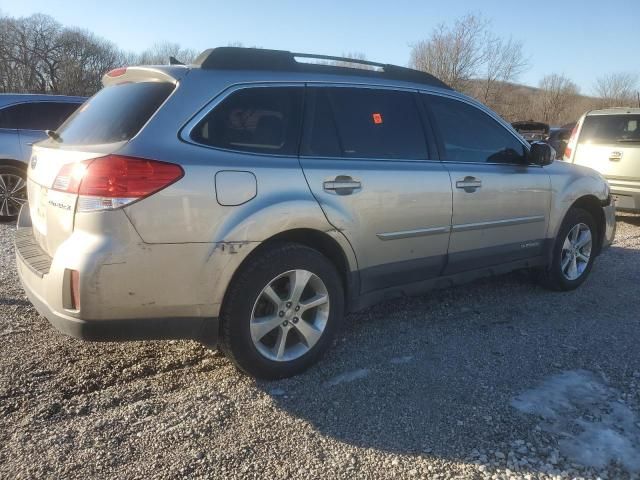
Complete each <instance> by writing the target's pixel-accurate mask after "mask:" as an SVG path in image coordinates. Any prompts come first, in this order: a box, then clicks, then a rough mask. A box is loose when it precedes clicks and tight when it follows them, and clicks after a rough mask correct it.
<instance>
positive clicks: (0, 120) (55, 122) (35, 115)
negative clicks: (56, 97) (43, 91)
mask: <svg viewBox="0 0 640 480" xmlns="http://www.w3.org/2000/svg"><path fill="white" fill-rule="evenodd" d="M79 106H80V103H70V102H29V103H19V104H16V105H12V106H10V107H7V108H5V109H3V110H2V113H0V128H14V129H19V130H56V129H57V128H58V127H59V126H60V125H61V124H62V123H63V122H64V121H65V120H66V119H67V117H69V115H71V114H72V113H73V112H74V111H75V110H76V109H77V108H78V107H79Z"/></svg>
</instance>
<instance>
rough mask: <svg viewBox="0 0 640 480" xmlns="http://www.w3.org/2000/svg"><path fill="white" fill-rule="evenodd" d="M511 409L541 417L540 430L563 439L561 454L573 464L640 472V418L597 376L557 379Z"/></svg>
mask: <svg viewBox="0 0 640 480" xmlns="http://www.w3.org/2000/svg"><path fill="white" fill-rule="evenodd" d="M511 405H512V406H513V407H514V408H516V409H517V410H519V411H521V412H523V413H526V414H529V415H537V416H539V417H541V419H542V423H541V425H540V427H541V428H542V429H544V430H546V431H548V432H550V433H553V434H555V435H557V436H558V437H559V440H558V446H559V448H560V453H561V454H562V455H563V456H565V457H566V458H568V459H570V460H571V461H573V462H575V463H580V464H582V465H585V466H588V467H595V468H603V467H606V466H607V465H608V464H609V463H610V462H612V461H615V462H617V463H619V464H620V465H622V466H624V467H625V468H626V469H627V470H628V471H629V472H631V473H636V472H640V428H638V426H637V422H638V419H637V415H636V413H635V412H633V411H632V410H631V409H630V408H629V407H628V406H627V405H626V404H625V403H623V402H622V401H621V400H620V394H619V392H618V391H617V390H616V389H614V388H611V387H609V386H607V385H606V384H604V383H603V382H602V381H600V379H599V378H598V377H597V376H596V375H594V374H593V373H591V372H588V371H586V370H574V371H567V372H563V373H560V374H557V375H553V376H552V377H549V378H548V379H546V380H545V381H544V382H542V384H540V385H539V386H538V387H536V388H533V389H531V390H528V391H526V392H524V393H522V394H521V395H518V396H517V397H515V398H514V399H512V401H511Z"/></svg>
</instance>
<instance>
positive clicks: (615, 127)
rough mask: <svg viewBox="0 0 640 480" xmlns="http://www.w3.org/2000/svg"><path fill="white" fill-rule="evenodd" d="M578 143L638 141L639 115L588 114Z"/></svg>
mask: <svg viewBox="0 0 640 480" xmlns="http://www.w3.org/2000/svg"><path fill="white" fill-rule="evenodd" d="M580 143H596V144H607V143H608V144H611V143H620V144H624V143H640V115H588V116H587V117H586V118H585V119H584V123H583V125H582V131H581V132H580Z"/></svg>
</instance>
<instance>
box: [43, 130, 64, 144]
mask: <svg viewBox="0 0 640 480" xmlns="http://www.w3.org/2000/svg"><path fill="white" fill-rule="evenodd" d="M44 133H46V134H47V136H48V137H49V138H50V139H51V140H55V141H56V142H58V143H62V137H61V136H60V135H58V133H57V132H56V131H55V130H45V131H44Z"/></svg>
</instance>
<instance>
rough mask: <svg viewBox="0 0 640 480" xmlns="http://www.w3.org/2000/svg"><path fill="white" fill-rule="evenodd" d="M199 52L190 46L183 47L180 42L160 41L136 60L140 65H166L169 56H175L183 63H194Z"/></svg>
mask: <svg viewBox="0 0 640 480" xmlns="http://www.w3.org/2000/svg"><path fill="white" fill-rule="evenodd" d="M197 55H198V52H196V51H195V50H193V49H190V48H182V47H181V46H180V44H178V43H171V42H160V43H156V44H154V45H152V46H151V48H148V49H147V50H145V51H143V52H142V53H141V54H140V55H139V56H138V57H137V58H135V56H134V60H135V61H134V62H132V63H137V64H139V65H166V64H168V63H169V57H174V58H176V59H177V60H179V61H181V62H182V63H192V62H193V61H194V60H195V58H196V57H197Z"/></svg>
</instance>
